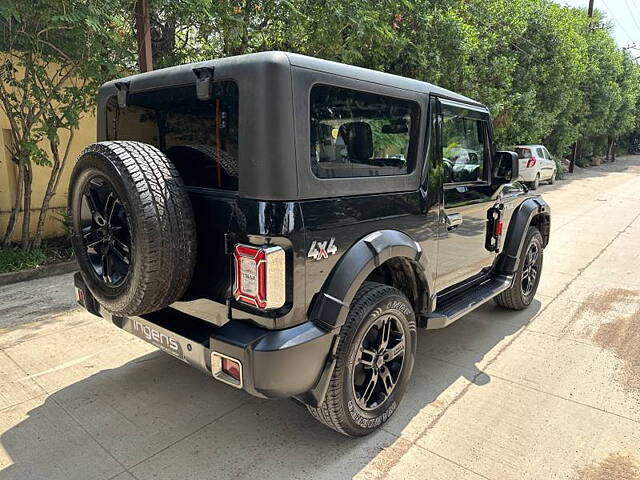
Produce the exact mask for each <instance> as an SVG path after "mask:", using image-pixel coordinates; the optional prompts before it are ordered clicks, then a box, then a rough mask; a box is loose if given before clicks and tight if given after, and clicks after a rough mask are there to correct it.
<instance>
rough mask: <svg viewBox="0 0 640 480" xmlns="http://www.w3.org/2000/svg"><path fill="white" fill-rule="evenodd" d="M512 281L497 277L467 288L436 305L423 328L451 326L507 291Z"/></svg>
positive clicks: (509, 278)
mask: <svg viewBox="0 0 640 480" xmlns="http://www.w3.org/2000/svg"><path fill="white" fill-rule="evenodd" d="M512 281H513V276H512V275H508V276H507V275H499V276H497V277H494V278H492V279H490V280H487V281H486V282H484V283H481V284H480V285H478V286H475V287H472V288H469V289H468V290H466V291H464V292H462V293H461V294H459V295H457V296H455V297H453V298H451V299H448V300H447V301H445V302H443V303H442V304H438V305H437V306H436V308H437V310H436V311H434V312H431V313H429V314H428V315H427V316H426V318H427V324H426V327H425V328H426V329H427V330H434V329H436V328H444V327H446V326H447V325H450V324H452V323H453V322H455V321H456V320H458V319H459V318H460V317H463V316H464V315H466V314H467V313H469V312H471V311H473V310H475V309H476V308H478V307H479V306H480V305H482V304H483V303H485V302H487V301H489V300H491V299H492V298H493V297H495V296H496V295H498V294H499V293H501V292H504V291H505V290H507V289H508V288H509V287H510V286H511V282H512Z"/></svg>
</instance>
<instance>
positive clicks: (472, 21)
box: [152, 0, 640, 156]
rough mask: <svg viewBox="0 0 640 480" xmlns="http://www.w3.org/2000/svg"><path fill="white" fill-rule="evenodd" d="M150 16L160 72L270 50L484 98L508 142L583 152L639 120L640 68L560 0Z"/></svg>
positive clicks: (235, 4)
mask: <svg viewBox="0 0 640 480" xmlns="http://www.w3.org/2000/svg"><path fill="white" fill-rule="evenodd" d="M152 11H153V22H152V24H153V26H154V28H153V31H155V32H163V33H164V34H166V35H164V37H162V38H160V37H158V36H156V37H157V40H158V41H156V42H154V61H155V62H156V65H157V66H167V65H172V64H176V63H183V62H186V61H194V60H203V59H208V58H216V57H221V56H228V55H236V54H242V53H250V52H256V51H261V50H287V51H292V52H298V53H303V54H307V55H312V56H317V57H321V58H325V59H329V60H336V61H341V62H346V63H351V64H355V65H360V66H364V67H368V68H373V69H377V70H383V71H387V72H391V73H396V74H399V75H405V76H409V77H413V78H418V79H422V80H426V81H429V82H432V83H435V84H438V85H441V86H443V87H445V88H449V89H451V90H455V91H457V92H460V93H463V94H466V95H468V96H470V97H473V98H476V99H478V100H480V101H482V102H483V103H485V104H487V105H488V106H489V107H490V109H491V111H492V114H493V117H494V119H495V125H494V126H495V131H496V136H497V140H498V143H499V144H503V145H508V144H517V143H544V144H545V145H547V147H548V148H549V149H550V150H552V151H556V152H567V150H568V147H569V146H570V145H571V144H573V143H574V142H576V141H577V142H578V145H579V148H578V152H579V155H581V156H586V155H592V154H593V152H600V154H605V153H606V150H607V147H608V141H610V140H611V139H612V138H617V137H620V136H621V135H624V134H625V133H627V132H629V131H630V130H632V129H633V128H634V124H636V125H640V124H639V123H638V122H640V114H639V113H638V111H639V110H638V99H639V97H640V78H639V75H640V73H639V68H638V65H637V64H635V63H634V62H633V60H632V59H631V57H630V56H629V55H628V54H625V53H624V52H622V51H621V50H619V49H617V48H616V46H615V42H614V41H613V39H612V37H611V33H610V30H611V28H612V26H611V24H610V23H608V22H607V20H606V18H605V17H604V16H603V14H602V13H601V12H599V11H596V12H595V14H594V18H593V19H589V18H588V17H587V14H586V11H585V10H584V9H576V8H570V7H565V6H561V5H558V4H557V3H556V2H552V1H550V0H482V1H477V2H468V1H465V0H401V1H397V0H394V1H391V0H378V1H376V2H370V1H367V0H345V1H343V2H337V3H336V2H318V1H315V0H289V1H282V0H280V1H277V0H276V1H269V2H259V1H257V0H244V1H224V2H220V1H217V0H204V1H197V0H186V1H177V2H176V1H173V0H152ZM167 38H170V39H172V40H171V41H168V40H167ZM170 46H171V47H172V48H169V47H170ZM156 47H157V48H156Z"/></svg>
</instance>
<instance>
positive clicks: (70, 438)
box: [0, 396, 122, 480]
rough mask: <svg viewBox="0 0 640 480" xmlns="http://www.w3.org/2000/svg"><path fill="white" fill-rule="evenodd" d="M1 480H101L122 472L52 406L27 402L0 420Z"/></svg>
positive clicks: (46, 402)
mask: <svg viewBox="0 0 640 480" xmlns="http://www.w3.org/2000/svg"><path fill="white" fill-rule="evenodd" d="M0 432H2V433H0V478H2V480H42V479H46V480H58V479H59V480H76V479H77V480H87V479H91V480H100V479H109V478H111V477H113V476H114V475H116V474H117V473H118V472H120V471H122V466H121V465H120V464H119V463H118V462H116V461H115V460H114V459H113V458H112V457H111V456H110V455H109V454H108V453H107V452H106V451H105V450H104V449H103V448H102V447H100V445H99V444H98V443H96V442H95V441H94V440H93V439H92V438H91V437H90V436H89V435H88V434H87V433H86V432H85V431H84V430H83V429H82V428H81V427H79V426H78V424H77V423H76V422H75V421H74V420H73V419H72V418H71V417H70V416H69V415H67V413H66V412H65V411H64V410H63V409H62V408H60V407H59V406H58V405H57V404H56V403H55V402H54V401H53V400H51V399H50V398H47V397H45V396H43V397H39V398H37V399H33V400H29V401H27V402H24V403H21V404H19V405H16V406H14V407H11V408H9V409H6V410H3V411H2V412H1V414H0Z"/></svg>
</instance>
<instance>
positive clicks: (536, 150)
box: [514, 145, 557, 190]
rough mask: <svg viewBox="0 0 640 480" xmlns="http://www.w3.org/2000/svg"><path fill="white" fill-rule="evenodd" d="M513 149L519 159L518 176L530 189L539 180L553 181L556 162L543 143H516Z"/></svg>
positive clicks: (535, 186) (534, 186)
mask: <svg viewBox="0 0 640 480" xmlns="http://www.w3.org/2000/svg"><path fill="white" fill-rule="evenodd" d="M514 151H515V152H516V153H517V154H518V158H519V159H520V177H521V179H522V181H523V182H525V183H526V184H527V185H529V187H531V189H532V190H535V189H536V188H538V185H540V182H549V184H551V185H553V184H554V183H555V181H556V175H557V167H556V162H555V161H554V160H553V158H552V157H551V154H550V153H549V150H547V149H546V147H545V146H544V145H516V146H515V147H514Z"/></svg>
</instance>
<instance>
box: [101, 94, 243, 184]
mask: <svg viewBox="0 0 640 480" xmlns="http://www.w3.org/2000/svg"><path fill="white" fill-rule="evenodd" d="M107 126H108V132H107V136H108V139H111V140H137V141H140V142H145V143H149V144H151V145H154V146H156V147H158V148H159V149H160V150H162V151H163V152H164V153H165V154H166V155H167V156H168V157H169V158H170V159H171V160H172V162H173V163H174V165H175V166H176V168H177V169H178V171H179V172H180V175H181V176H182V179H183V180H184V182H185V184H186V185H188V186H196V187H204V188H223V189H228V190H236V189H237V188H238V87H237V85H236V84H235V82H232V81H223V82H216V83H215V84H214V88H213V95H212V98H211V99H210V100H205V101H202V100H198V97H197V96H196V88H195V86H194V85H187V86H181V87H169V88H162V89H159V90H150V91H145V92H139V93H132V94H130V95H129V96H128V99H127V106H126V107H125V108H120V107H118V103H117V101H116V99H115V98H113V99H111V101H110V102H109V104H108V106H107Z"/></svg>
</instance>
